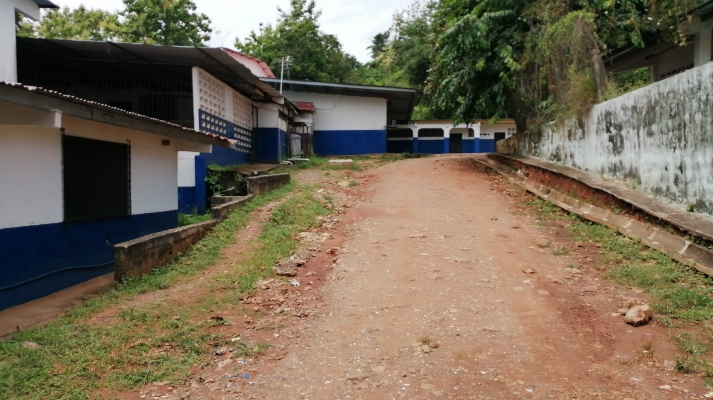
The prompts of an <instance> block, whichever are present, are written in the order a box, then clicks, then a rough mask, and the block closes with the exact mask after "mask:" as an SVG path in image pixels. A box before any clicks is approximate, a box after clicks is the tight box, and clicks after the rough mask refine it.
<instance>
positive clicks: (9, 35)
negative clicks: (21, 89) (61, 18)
mask: <svg viewBox="0 0 713 400" xmlns="http://www.w3.org/2000/svg"><path fill="white" fill-rule="evenodd" d="M16 11H17V12H20V13H21V14H23V15H24V16H26V17H28V18H31V19H34V20H38V19H40V8H39V7H38V6H37V4H35V3H34V2H33V1H31V0H2V1H0V81H5V82H17V48H16V46H17V44H16V41H15V12H16Z"/></svg>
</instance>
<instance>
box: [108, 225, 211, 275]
mask: <svg viewBox="0 0 713 400" xmlns="http://www.w3.org/2000/svg"><path fill="white" fill-rule="evenodd" d="M218 222H219V221H218V220H210V221H206V222H202V223H200V224H194V225H189V226H184V227H181V228H176V229H170V230H167V231H163V232H158V233H154V234H152V235H147V236H143V237H140V238H138V239H134V240H131V241H128V242H124V243H119V244H117V245H116V246H114V269H115V274H114V279H115V280H116V281H121V280H123V279H125V278H129V277H136V276H141V275H144V274H147V273H149V272H151V271H152V270H153V269H154V268H156V267H158V266H160V265H164V264H166V263H168V262H170V261H173V260H174V259H175V258H176V257H178V255H179V254H181V253H185V252H186V251H188V249H190V247H191V246H192V245H193V244H194V243H196V242H197V241H199V240H201V239H202V238H203V237H204V236H205V235H206V234H207V233H208V231H210V230H211V229H212V228H213V227H214V226H215V225H216V224H218Z"/></svg>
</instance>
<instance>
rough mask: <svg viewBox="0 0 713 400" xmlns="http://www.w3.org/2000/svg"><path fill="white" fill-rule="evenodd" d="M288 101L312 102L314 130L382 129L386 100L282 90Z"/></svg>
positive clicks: (384, 126)
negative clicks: (314, 110) (314, 111)
mask: <svg viewBox="0 0 713 400" xmlns="http://www.w3.org/2000/svg"><path fill="white" fill-rule="evenodd" d="M284 95H285V97H287V98H288V99H290V101H308V102H313V103H314V106H315V108H316V109H317V110H316V113H315V115H314V130H315V131H351V130H385V129H386V124H387V120H386V106H387V104H386V99H379V98H372V97H355V96H344V95H333V94H321V93H302V92H291V91H287V92H284Z"/></svg>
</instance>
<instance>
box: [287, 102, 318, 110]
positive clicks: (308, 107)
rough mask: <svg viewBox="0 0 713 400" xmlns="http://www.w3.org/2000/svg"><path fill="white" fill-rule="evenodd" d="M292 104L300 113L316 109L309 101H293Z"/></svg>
mask: <svg viewBox="0 0 713 400" xmlns="http://www.w3.org/2000/svg"><path fill="white" fill-rule="evenodd" d="M293 104H294V105H295V107H297V108H299V109H300V111H312V112H314V111H317V108H316V107H315V106H314V103H312V102H310V101H294V102H293Z"/></svg>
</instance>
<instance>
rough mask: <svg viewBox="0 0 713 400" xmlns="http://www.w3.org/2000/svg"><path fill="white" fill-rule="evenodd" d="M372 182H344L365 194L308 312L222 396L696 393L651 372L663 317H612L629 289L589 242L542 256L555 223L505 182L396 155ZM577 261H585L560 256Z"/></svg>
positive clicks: (670, 376)
mask: <svg viewBox="0 0 713 400" xmlns="http://www.w3.org/2000/svg"><path fill="white" fill-rule="evenodd" d="M369 180H370V182H369V184H368V185H366V186H360V187H358V188H357V190H362V191H363V193H362V194H363V195H364V196H365V198H366V199H365V200H364V201H363V202H361V203H358V204H357V205H356V206H355V207H354V208H351V209H349V210H348V211H347V212H346V214H345V215H344V220H343V222H342V225H341V229H343V230H346V232H347V240H346V241H345V242H344V244H343V246H342V248H341V250H340V251H339V254H338V255H337V257H335V259H334V261H335V265H334V269H333V271H332V273H331V275H330V276H329V277H328V278H327V279H328V282H327V284H326V285H325V286H324V287H323V288H322V289H321V290H322V291H323V293H322V295H323V296H322V298H323V307H322V309H321V312H320V313H319V316H318V317H316V318H314V319H312V320H310V321H309V322H307V323H304V324H303V326H302V327H301V328H300V329H299V330H300V332H301V334H300V335H297V336H295V337H294V338H293V339H292V340H291V341H290V342H289V343H287V345H286V351H285V352H284V358H282V356H281V357H280V358H282V359H281V361H279V362H276V363H273V364H270V365H262V367H261V368H258V369H257V371H255V372H254V376H253V379H252V380H251V381H250V382H249V383H247V382H244V383H242V384H241V385H240V386H241V389H239V390H235V389H237V388H235V387H234V389H232V390H230V391H231V392H232V395H231V396H228V397H225V398H235V397H233V396H234V395H236V394H237V395H238V398H264V399H298V398H300V399H302V398H304V399H308V398H309V399H360V398H361V399H391V398H409V399H431V398H437V397H443V398H463V399H470V398H497V399H510V398H533V399H539V398H557V399H565V398H567V399H571V398H595V397H597V398H609V399H626V398H630V399H669V398H688V397H694V392H698V393H701V392H702V391H703V390H704V388H702V387H701V385H700V382H699V381H697V380H696V379H695V378H688V377H685V376H683V375H680V374H675V373H673V372H669V371H666V370H665V369H664V367H663V360H664V359H665V358H666V357H667V356H671V354H672V349H671V346H670V344H669V341H668V338H667V333H666V331H665V330H664V329H663V328H661V327H659V326H657V325H655V324H651V325H649V326H645V327H640V328H632V327H630V326H628V325H626V324H624V323H623V322H622V320H621V318H615V317H612V315H611V314H612V312H613V311H616V310H617V309H618V308H620V307H621V303H622V302H623V301H625V297H626V296H629V295H631V293H626V289H624V288H621V287H616V286H615V285H613V284H612V283H609V282H606V281H604V280H600V279H599V274H597V273H596V271H591V270H590V269H588V268H586V263H587V262H591V261H592V258H591V257H590V256H589V255H587V254H588V253H587V251H588V249H586V248H583V249H580V250H578V251H577V252H573V253H571V254H568V255H559V256H557V255H554V254H552V253H553V252H552V250H551V249H550V248H549V245H547V246H545V245H543V243H549V242H550V240H554V241H558V240H559V241H562V240H564V239H562V238H559V237H557V235H556V233H557V227H556V226H555V227H554V228H553V229H545V228H543V227H542V225H543V224H542V223H538V221H536V220H535V219H534V218H533V217H531V216H529V215H524V214H523V213H521V212H518V202H519V201H521V200H513V199H511V198H510V197H509V195H511V192H512V189H511V187H510V186H507V185H504V184H498V183H497V182H494V180H493V177H492V176H489V175H488V174H486V173H484V172H482V171H477V170H476V169H474V167H473V164H472V162H471V161H470V160H469V159H467V158H454V157H446V158H427V159H415V160H407V161H403V162H398V163H393V164H389V165H386V166H384V167H381V168H379V169H377V170H376V171H375V172H373V176H372V177H370V178H369ZM496 180H497V179H496ZM520 195H522V194H520ZM564 244H567V243H564ZM569 245H571V246H573V247H576V246H575V245H573V244H571V243H569ZM589 250H591V249H589ZM590 252H591V251H590ZM574 261H581V263H583V264H585V268H584V269H582V270H577V269H573V268H568V266H570V265H571V264H572V263H573V262H574ZM322 262H323V263H324V262H325V260H324V258H322ZM310 263H312V262H310ZM313 267H314V266H313ZM528 268H531V269H533V270H536V271H537V272H536V273H535V274H525V273H523V270H524V269H528ZM634 296H636V295H634ZM647 343H651V347H652V348H655V349H656V351H657V355H656V357H648V355H647V353H645V352H643V349H645V348H646V347H645V346H646V345H647ZM282 347H283V348H285V346H282ZM666 385H667V386H666ZM660 386H663V387H664V388H663V389H661V388H659V387H660ZM213 393H214V396H213V398H223V397H224V396H221V394H220V391H217V392H213ZM225 394H226V393H225V392H223V395H225Z"/></svg>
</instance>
